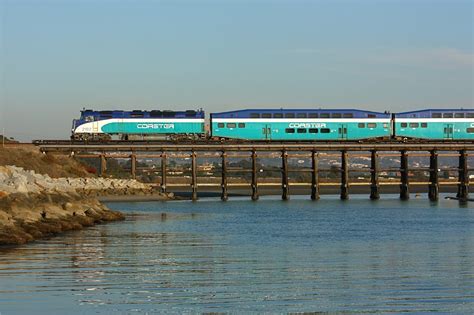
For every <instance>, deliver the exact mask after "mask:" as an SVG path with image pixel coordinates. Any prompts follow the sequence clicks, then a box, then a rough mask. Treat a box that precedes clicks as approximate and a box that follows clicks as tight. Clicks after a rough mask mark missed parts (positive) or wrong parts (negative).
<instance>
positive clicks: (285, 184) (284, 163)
mask: <svg viewBox="0 0 474 315" xmlns="http://www.w3.org/2000/svg"><path fill="white" fill-rule="evenodd" d="M281 189H282V195H281V199H283V200H288V199H289V198H290V186H289V181H288V152H287V151H286V150H283V151H282V153H281Z"/></svg>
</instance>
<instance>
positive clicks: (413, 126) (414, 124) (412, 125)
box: [410, 123, 420, 128]
mask: <svg viewBox="0 0 474 315" xmlns="http://www.w3.org/2000/svg"><path fill="white" fill-rule="evenodd" d="M419 126H420V124H419V123H410V128H418V127H419Z"/></svg>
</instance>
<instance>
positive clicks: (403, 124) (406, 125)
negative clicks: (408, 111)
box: [400, 123, 408, 128]
mask: <svg viewBox="0 0 474 315" xmlns="http://www.w3.org/2000/svg"><path fill="white" fill-rule="evenodd" d="M400 127H402V128H406V127H408V124H407V123H401V124H400Z"/></svg>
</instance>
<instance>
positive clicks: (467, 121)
mask: <svg viewBox="0 0 474 315" xmlns="http://www.w3.org/2000/svg"><path fill="white" fill-rule="evenodd" d="M394 137H395V138H396V139H400V138H402V139H405V138H406V139H410V138H412V139H427V140H474V109H424V110H418V111H413V112H404V113H398V114H394Z"/></svg>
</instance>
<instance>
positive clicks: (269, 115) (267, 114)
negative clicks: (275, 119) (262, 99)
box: [262, 113, 272, 118]
mask: <svg viewBox="0 0 474 315" xmlns="http://www.w3.org/2000/svg"><path fill="white" fill-rule="evenodd" d="M262 118H272V114H270V113H263V114H262Z"/></svg>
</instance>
